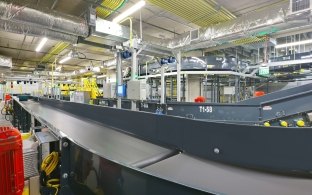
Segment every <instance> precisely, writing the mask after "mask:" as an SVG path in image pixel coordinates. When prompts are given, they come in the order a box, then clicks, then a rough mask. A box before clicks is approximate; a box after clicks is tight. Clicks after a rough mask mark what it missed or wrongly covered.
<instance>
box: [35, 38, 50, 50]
mask: <svg viewBox="0 0 312 195" xmlns="http://www.w3.org/2000/svg"><path fill="white" fill-rule="evenodd" d="M47 41H48V38H46V37H44V38H42V39H41V41H40V43H39V45H38V46H37V48H36V52H39V51H40V50H41V49H42V47H43V46H44V44H46V42H47Z"/></svg>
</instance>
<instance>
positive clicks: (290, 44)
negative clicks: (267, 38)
mask: <svg viewBox="0 0 312 195" xmlns="http://www.w3.org/2000/svg"><path fill="white" fill-rule="evenodd" d="M309 43H312V39H309V40H304V41H297V42H292V43H285V44H280V45H276V46H275V48H276V49H279V48H284V47H291V46H296V45H304V44H309Z"/></svg>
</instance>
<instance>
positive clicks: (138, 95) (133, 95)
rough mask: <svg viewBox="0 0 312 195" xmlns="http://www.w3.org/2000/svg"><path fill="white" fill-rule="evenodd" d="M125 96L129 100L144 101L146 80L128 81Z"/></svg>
mask: <svg viewBox="0 0 312 195" xmlns="http://www.w3.org/2000/svg"><path fill="white" fill-rule="evenodd" d="M127 95H128V99H131V100H146V95H147V93H146V80H137V81H129V82H128V84H127Z"/></svg>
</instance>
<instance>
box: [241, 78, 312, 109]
mask: <svg viewBox="0 0 312 195" xmlns="http://www.w3.org/2000/svg"><path fill="white" fill-rule="evenodd" d="M311 90H312V83H309V84H306V85H302V86H298V87H293V88H289V89H285V90H281V91H276V92H272V93H268V94H266V95H264V96H260V97H255V98H250V99H248V100H244V101H240V102H237V103H236V104H238V105H259V104H261V103H262V102H267V101H271V100H275V99H279V98H283V97H287V96H292V95H296V94H298V93H303V92H307V91H311Z"/></svg>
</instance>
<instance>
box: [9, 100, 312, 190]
mask: <svg viewBox="0 0 312 195" xmlns="http://www.w3.org/2000/svg"><path fill="white" fill-rule="evenodd" d="M14 100H15V102H18V103H19V104H20V105H21V106H22V107H23V108H24V109H25V110H27V111H28V112H29V113H31V114H32V115H33V116H35V118H37V119H38V120H39V121H42V122H43V123H45V125H47V126H48V127H50V128H51V129H52V130H53V131H60V133H61V134H63V135H66V136H67V137H68V138H69V139H70V140H72V141H73V142H74V143H75V144H77V145H79V146H81V147H83V148H84V149H86V150H88V151H90V152H92V153H95V154H97V155H99V156H101V157H103V158H106V159H108V160H111V161H114V162H116V163H118V164H120V165H122V166H127V167H130V168H131V169H132V170H134V171H137V172H140V173H144V174H147V175H153V176H155V177H158V178H161V179H163V180H165V181H167V182H174V183H177V184H180V185H183V186H187V187H190V188H192V189H197V190H200V191H203V192H210V193H213V194H234V195H235V194H237V195H238V194H239V195H245V194H246V195H248V194H255V195H258V194H259V195H262V194H263V195H264V194H283V195H288V194H289V195H293V194H300V195H310V194H311V191H312V179H311V178H299V177H291V176H283V175H278V174H270V173H265V172H258V171H254V170H251V169H244V168H238V167H235V166H230V165H224V164H221V163H216V162H213V161H209V160H203V159H201V158H197V157H193V156H190V155H188V154H185V153H177V151H176V150H174V149H169V148H166V147H162V146H158V145H155V144H152V143H149V142H147V141H143V140H140V139H138V138H135V137H133V136H131V135H128V134H124V133H122V132H119V131H116V130H114V129H113V128H110V127H107V126H103V125H101V124H99V123H96V122H93V121H90V120H85V119H83V118H79V117H77V116H75V115H73V114H70V113H67V112H64V111H61V110H57V109H55V108H53V107H50V106H46V105H42V104H40V103H38V102H33V101H27V102H19V101H18V100H17V99H16V98H15V99H14ZM103 117H105V116H103ZM194 194H195V193H194Z"/></svg>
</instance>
